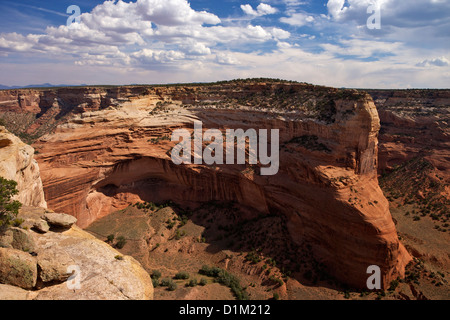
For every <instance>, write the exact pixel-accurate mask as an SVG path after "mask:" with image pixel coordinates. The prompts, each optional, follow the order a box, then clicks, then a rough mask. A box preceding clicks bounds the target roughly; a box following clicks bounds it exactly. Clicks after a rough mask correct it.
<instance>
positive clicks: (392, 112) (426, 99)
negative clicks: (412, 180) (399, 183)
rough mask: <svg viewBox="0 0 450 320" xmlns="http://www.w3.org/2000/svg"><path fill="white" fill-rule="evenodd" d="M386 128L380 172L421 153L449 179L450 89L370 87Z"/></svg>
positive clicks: (449, 180)
mask: <svg viewBox="0 0 450 320" xmlns="http://www.w3.org/2000/svg"><path fill="white" fill-rule="evenodd" d="M369 92H370V94H371V95H372V96H373V99H374V100H375V103H376V105H377V108H378V110H379V115H380V119H381V122H382V124H383V128H382V131H381V134H380V145H381V147H380V154H379V158H380V164H379V172H380V173H383V172H384V171H389V170H392V169H393V168H394V167H395V166H396V165H401V164H404V163H405V162H406V161H409V160H411V159H414V158H417V157H421V158H425V159H426V160H427V161H429V162H430V163H432V164H433V166H434V167H435V168H437V169H438V170H439V171H440V174H441V175H442V176H443V178H444V181H445V182H446V183H449V182H450V166H449V163H450V161H449V160H450V158H449V153H448V150H450V126H449V124H448V121H449V120H448V119H449V115H450V90H370V91H369Z"/></svg>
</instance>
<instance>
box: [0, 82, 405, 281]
mask: <svg viewBox="0 0 450 320" xmlns="http://www.w3.org/2000/svg"><path fill="white" fill-rule="evenodd" d="M16 93H17V94H20V93H18V92H16ZM16 93H14V92H9V93H4V92H3V97H4V98H2V99H3V101H13V100H14V99H12V97H14V94H16ZM8 94H9V96H8ZM35 94H36V93H31V92H30V97H29V98H26V97H25V98H23V99H22V98H20V99H18V100H17V101H18V102H17V103H13V102H8V103H6V102H4V104H3V105H7V106H8V108H9V109H8V110H12V111H14V110H16V111H17V110H24V111H27V110H28V111H29V110H31V109H33V108H36V105H35V104H33V103H34V102H33V101H37V100H33V99H34V98H33V97H35ZM39 94H40V95H41V97H44V98H43V99H42V100H43V101H48V97H51V96H52V95H56V98H55V99H56V100H55V99H54V100H53V101H54V105H53V106H54V107H55V108H60V109H61V110H63V109H64V107H65V106H66V107H67V108H68V107H69V106H71V109H70V112H69V113H70V117H68V118H67V119H68V120H67V121H65V122H64V124H62V125H60V126H58V127H55V129H54V133H52V134H49V135H46V136H45V137H43V138H41V139H40V140H38V141H37V142H36V143H35V144H34V146H35V147H36V149H37V150H38V151H39V155H38V161H39V164H40V167H41V176H42V179H43V182H44V188H45V194H46V198H47V201H48V204H49V207H50V208H52V209H54V210H58V211H60V212H66V213H70V214H72V215H75V216H76V217H77V218H78V220H79V225H80V226H82V227H86V226H87V225H89V224H90V223H92V222H93V221H95V220H96V219H98V218H99V217H102V216H105V215H107V214H109V213H110V212H112V211H113V210H116V209H122V208H124V207H126V206H128V204H129V203H130V202H135V201H136V200H139V199H142V200H146V201H155V202H157V201H163V200H172V201H174V202H177V203H180V204H184V205H189V206H195V205H196V204H199V203H201V202H205V201H210V200H219V201H236V202H238V203H239V204H240V205H241V206H242V208H243V211H244V212H247V215H246V216H245V217H243V219H245V218H251V217H252V216H254V215H257V214H259V213H263V214H280V215H283V216H284V217H285V218H286V219H288V221H289V224H288V225H289V232H290V235H291V237H292V239H293V241H295V242H297V243H303V242H307V243H309V244H310V245H311V246H312V247H313V251H314V254H315V256H316V258H317V259H318V260H319V261H320V262H322V263H323V264H324V265H325V266H326V267H327V269H328V271H329V272H330V273H331V274H333V275H334V276H336V277H337V278H339V279H340V280H342V281H344V282H346V283H348V284H350V285H353V286H357V287H365V284H366V280H367V278H368V275H367V274H366V270H367V268H368V267H369V266H370V265H378V266H380V267H381V269H382V273H383V286H384V287H387V286H388V285H389V283H390V282H391V281H392V280H394V279H396V278H397V277H398V276H400V277H401V276H403V275H404V267H405V265H406V264H407V263H408V262H409V261H410V257H409V255H408V253H407V252H406V250H405V249H404V248H403V246H402V245H401V243H400V242H399V240H398V237H397V232H396V228H395V225H394V223H393V221H392V217H391V215H390V212H389V205H388V202H387V200H386V199H385V197H384V196H383V193H382V192H381V190H380V188H379V186H378V180H377V165H378V161H377V154H378V140H377V138H378V131H379V129H380V121H379V118H378V113H377V110H376V107H375V105H374V103H373V101H372V99H371V97H370V96H368V95H365V94H361V93H355V92H348V91H339V90H336V89H330V88H322V87H315V86H310V85H305V84H249V85H248V84H247V85H241V86H237V85H233V84H227V85H217V86H209V87H195V86H193V87H160V88H158V87H156V88H143V87H140V88H116V89H100V88H97V89H96V88H92V89H77V90H75V91H73V92H72V91H71V90H70V89H64V90H62V91H59V90H58V91H57V92H52V93H42V92H40V93H39ZM21 99H22V100H23V101H26V103H24V104H21V103H20V101H21ZM0 100H1V99H0ZM28 101H29V103H28ZM0 103H1V102H0ZM23 105H25V107H23ZM32 105H33V106H32ZM39 105H40V106H39ZM45 105H46V103H42V102H39V103H38V106H39V108H40V110H41V111H40V112H41V113H42V112H43V114H45V113H46V111H45V110H46V109H45V108H46V107H45ZM47 105H48V103H47ZM14 108H16V109H14ZM30 108H31V109H30ZM33 110H34V109H33ZM47 111H48V109H47ZM194 120H200V121H202V122H203V127H204V130H206V129H208V128H215V129H221V130H224V129H227V128H236V129H237V128H242V129H248V128H255V129H260V128H264V129H280V145H281V152H280V171H279V173H278V174H277V175H276V176H260V175H259V174H258V171H259V168H258V166H256V167H249V166H244V165H241V166H239V165H235V166H234V165H233V166H228V165H223V166H222V165H220V166H205V165H189V166H184V165H183V166H176V165H174V164H173V163H172V162H171V159H170V156H169V155H170V150H171V148H172V147H173V146H174V143H171V142H169V141H166V140H164V139H161V138H163V137H168V136H170V135H171V133H172V132H173V130H175V129H178V128H188V129H189V130H192V127H193V125H192V123H193V121H194ZM35 127H36V128H40V127H39V126H35ZM31 128H33V127H31Z"/></svg>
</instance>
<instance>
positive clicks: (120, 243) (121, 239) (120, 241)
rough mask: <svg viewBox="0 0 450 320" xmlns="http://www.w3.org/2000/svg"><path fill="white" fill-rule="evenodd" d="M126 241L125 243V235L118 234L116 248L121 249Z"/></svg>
mask: <svg viewBox="0 0 450 320" xmlns="http://www.w3.org/2000/svg"><path fill="white" fill-rule="evenodd" d="M126 243H127V240H126V239H125V237H123V236H120V237H118V238H117V243H116V248H117V249H122V248H123V247H125V244H126Z"/></svg>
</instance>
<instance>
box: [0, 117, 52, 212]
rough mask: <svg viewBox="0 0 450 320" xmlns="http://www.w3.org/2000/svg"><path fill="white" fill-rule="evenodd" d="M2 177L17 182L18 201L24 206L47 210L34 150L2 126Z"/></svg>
mask: <svg viewBox="0 0 450 320" xmlns="http://www.w3.org/2000/svg"><path fill="white" fill-rule="evenodd" d="M0 176H1V177H3V178H5V179H9V180H14V181H17V183H18V184H17V189H18V190H19V194H18V195H17V197H16V199H17V200H18V201H20V202H21V203H22V204H24V205H29V206H36V207H42V208H46V207H47V203H46V201H45V198H44V189H43V186H42V181H41V177H40V173H39V166H38V164H37V162H36V160H35V159H34V149H33V148H32V147H31V146H29V145H27V144H25V143H23V142H22V141H21V140H20V139H19V138H17V137H16V136H14V135H13V134H11V133H10V132H9V131H8V130H6V129H5V128H4V127H1V126H0Z"/></svg>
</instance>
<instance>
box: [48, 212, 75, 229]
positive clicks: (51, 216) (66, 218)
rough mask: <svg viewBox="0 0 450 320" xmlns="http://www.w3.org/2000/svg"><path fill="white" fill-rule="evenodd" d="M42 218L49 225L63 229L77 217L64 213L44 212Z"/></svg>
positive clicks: (67, 227) (71, 224)
mask: <svg viewBox="0 0 450 320" xmlns="http://www.w3.org/2000/svg"><path fill="white" fill-rule="evenodd" d="M44 219H45V220H46V221H47V222H48V223H49V224H50V225H51V226H54V227H58V228H64V229H70V228H71V227H72V226H73V225H74V224H75V223H76V222H77V218H75V217H74V216H71V215H68V214H64V213H53V212H48V213H45V214H44Z"/></svg>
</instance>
